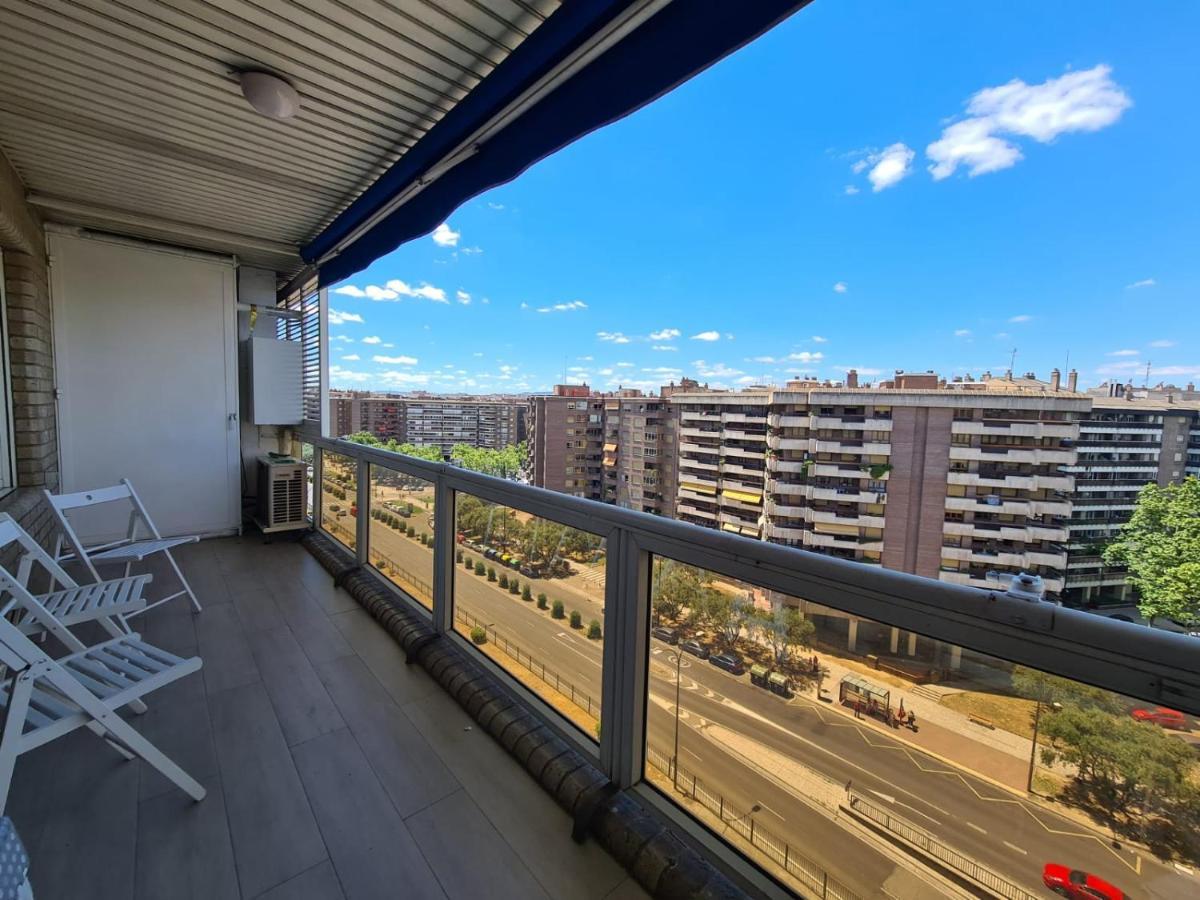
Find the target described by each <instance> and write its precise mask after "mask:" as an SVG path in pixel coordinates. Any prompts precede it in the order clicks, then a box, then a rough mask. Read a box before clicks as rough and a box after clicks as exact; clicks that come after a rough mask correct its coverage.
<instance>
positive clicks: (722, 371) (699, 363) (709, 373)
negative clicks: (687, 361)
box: [692, 359, 746, 378]
mask: <svg viewBox="0 0 1200 900" xmlns="http://www.w3.org/2000/svg"><path fill="white" fill-rule="evenodd" d="M692 365H693V366H695V367H696V371H697V372H698V373H699V374H700V376H701V377H702V378H734V377H736V376H738V375H744V374H746V373H745V372H743V371H742V370H741V369H731V368H730V367H729V366H727V365H725V363H707V362H705V361H704V360H702V359H697V360H695V361H694V362H693V363H692Z"/></svg>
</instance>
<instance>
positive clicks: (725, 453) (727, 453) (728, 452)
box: [721, 444, 767, 460]
mask: <svg viewBox="0 0 1200 900" xmlns="http://www.w3.org/2000/svg"><path fill="white" fill-rule="evenodd" d="M721 456H722V458H723V459H729V458H730V457H739V458H741V459H762V460H765V459H766V458H767V453H766V448H765V447H763V448H761V449H758V448H754V447H739V446H738V445H736V444H722V445H721Z"/></svg>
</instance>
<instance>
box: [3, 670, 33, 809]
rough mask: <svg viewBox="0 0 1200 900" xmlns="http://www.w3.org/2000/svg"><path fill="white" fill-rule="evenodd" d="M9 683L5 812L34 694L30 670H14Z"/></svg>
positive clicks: (4, 753) (5, 757)
mask: <svg viewBox="0 0 1200 900" xmlns="http://www.w3.org/2000/svg"><path fill="white" fill-rule="evenodd" d="M9 684H10V688H9V694H8V706H7V707H6V709H5V712H4V723H3V725H0V813H3V812H4V806H5V804H6V803H7V802H8V789H9V787H10V786H11V785H12V775H13V768H14V767H15V766H16V764H17V756H18V755H19V754H20V752H21V748H20V742H21V735H22V734H23V733H24V731H25V714H26V713H27V712H28V711H29V698H30V697H31V696H32V694H33V675H32V674H30V672H29V671H28V670H22V671H20V672H14V673H13V676H12V678H11V679H10V681H9Z"/></svg>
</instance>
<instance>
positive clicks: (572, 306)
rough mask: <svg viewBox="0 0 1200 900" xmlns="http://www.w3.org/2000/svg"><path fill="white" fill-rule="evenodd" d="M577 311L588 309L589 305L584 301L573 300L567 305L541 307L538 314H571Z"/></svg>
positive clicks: (556, 304)
mask: <svg viewBox="0 0 1200 900" xmlns="http://www.w3.org/2000/svg"><path fill="white" fill-rule="evenodd" d="M576 309H587V304H586V303H584V302H583V301H582V300H571V301H569V302H567V303H555V304H554V305H553V306H539V307H538V312H540V313H554V312H571V311H572V310H576Z"/></svg>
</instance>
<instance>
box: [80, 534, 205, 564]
mask: <svg viewBox="0 0 1200 900" xmlns="http://www.w3.org/2000/svg"><path fill="white" fill-rule="evenodd" d="M199 540H200V538H199V537H197V536H196V535H191V536H189V537H173V538H157V539H155V540H150V541H134V542H133V543H132V544H122V545H121V546H120V547H112V548H110V549H108V550H100V551H93V550H88V551H87V554H88V557H89V558H90V559H92V560H94V561H96V562H109V563H123V562H129V561H130V560H134V561H137V562H141V561H142V560H143V559H145V558H146V557H147V556H150V555H151V554H153V553H162V552H163V551H164V550H170V549H171V548H172V547H179V546H182V545H183V544H194V543H196V542H197V541H199ZM71 558H72V557H67V559H68V560H69V559H71Z"/></svg>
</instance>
